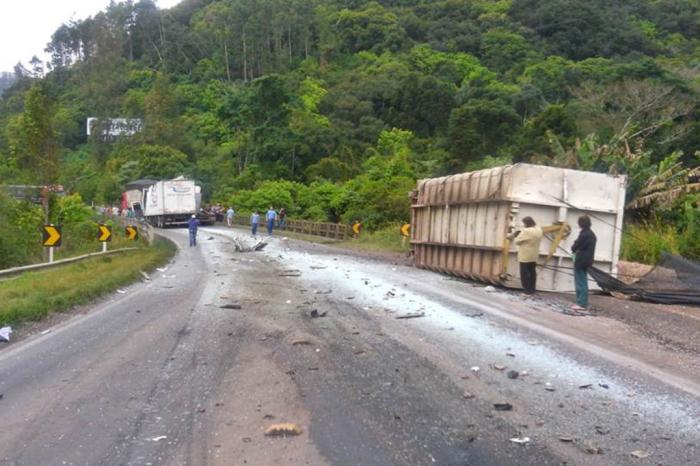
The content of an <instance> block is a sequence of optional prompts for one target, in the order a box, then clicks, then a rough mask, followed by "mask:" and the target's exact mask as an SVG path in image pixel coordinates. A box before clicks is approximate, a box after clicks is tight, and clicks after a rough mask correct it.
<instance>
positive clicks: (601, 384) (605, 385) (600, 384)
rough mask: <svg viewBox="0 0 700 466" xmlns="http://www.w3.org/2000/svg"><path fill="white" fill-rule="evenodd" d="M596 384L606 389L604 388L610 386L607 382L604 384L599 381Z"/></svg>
mask: <svg viewBox="0 0 700 466" xmlns="http://www.w3.org/2000/svg"><path fill="white" fill-rule="evenodd" d="M598 386H599V387H600V388H604V389H606V390H607V389H609V388H610V385H608V384H606V383H599V384H598Z"/></svg>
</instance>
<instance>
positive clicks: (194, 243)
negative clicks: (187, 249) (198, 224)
mask: <svg viewBox="0 0 700 466" xmlns="http://www.w3.org/2000/svg"><path fill="white" fill-rule="evenodd" d="M190 246H197V230H190Z"/></svg>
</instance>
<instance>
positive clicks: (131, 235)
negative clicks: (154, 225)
mask: <svg viewBox="0 0 700 466" xmlns="http://www.w3.org/2000/svg"><path fill="white" fill-rule="evenodd" d="M124 230H125V232H126V237H127V239H130V240H132V241H133V240H137V239H139V229H138V228H136V227H135V226H131V225H130V226H128V227H126V228H125V229H124Z"/></svg>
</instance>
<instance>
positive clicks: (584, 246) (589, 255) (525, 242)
mask: <svg viewBox="0 0 700 466" xmlns="http://www.w3.org/2000/svg"><path fill="white" fill-rule="evenodd" d="M522 224H523V226H522V228H519V229H517V230H515V231H513V232H512V233H510V234H509V235H508V239H510V240H512V241H513V242H514V243H515V245H516V246H517V248H518V264H519V265H520V283H521V284H522V287H523V291H524V292H525V294H527V295H532V294H533V293H534V292H535V289H536V286H537V257H538V255H539V251H540V242H541V241H542V236H543V232H542V228H540V227H538V226H537V224H536V223H535V220H534V219H533V218H532V217H524V218H523V219H522ZM578 226H579V228H580V229H581V231H580V232H579V235H578V238H576V241H574V244H573V245H572V246H571V252H572V258H573V262H574V287H575V289H576V304H575V305H573V306H572V309H574V310H576V311H579V312H580V311H584V310H586V309H588V269H589V268H590V267H592V266H593V259H594V256H595V246H596V236H595V233H593V231H592V230H591V219H590V217H589V216H588V215H582V216H580V217H579V218H578Z"/></svg>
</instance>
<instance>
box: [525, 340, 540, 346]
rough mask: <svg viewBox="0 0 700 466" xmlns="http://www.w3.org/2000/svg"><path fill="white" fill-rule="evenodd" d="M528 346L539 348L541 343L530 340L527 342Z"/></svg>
mask: <svg viewBox="0 0 700 466" xmlns="http://www.w3.org/2000/svg"><path fill="white" fill-rule="evenodd" d="M527 344H528V345H531V346H537V345H539V344H540V343H539V342H538V341H537V340H528V341H527Z"/></svg>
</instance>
